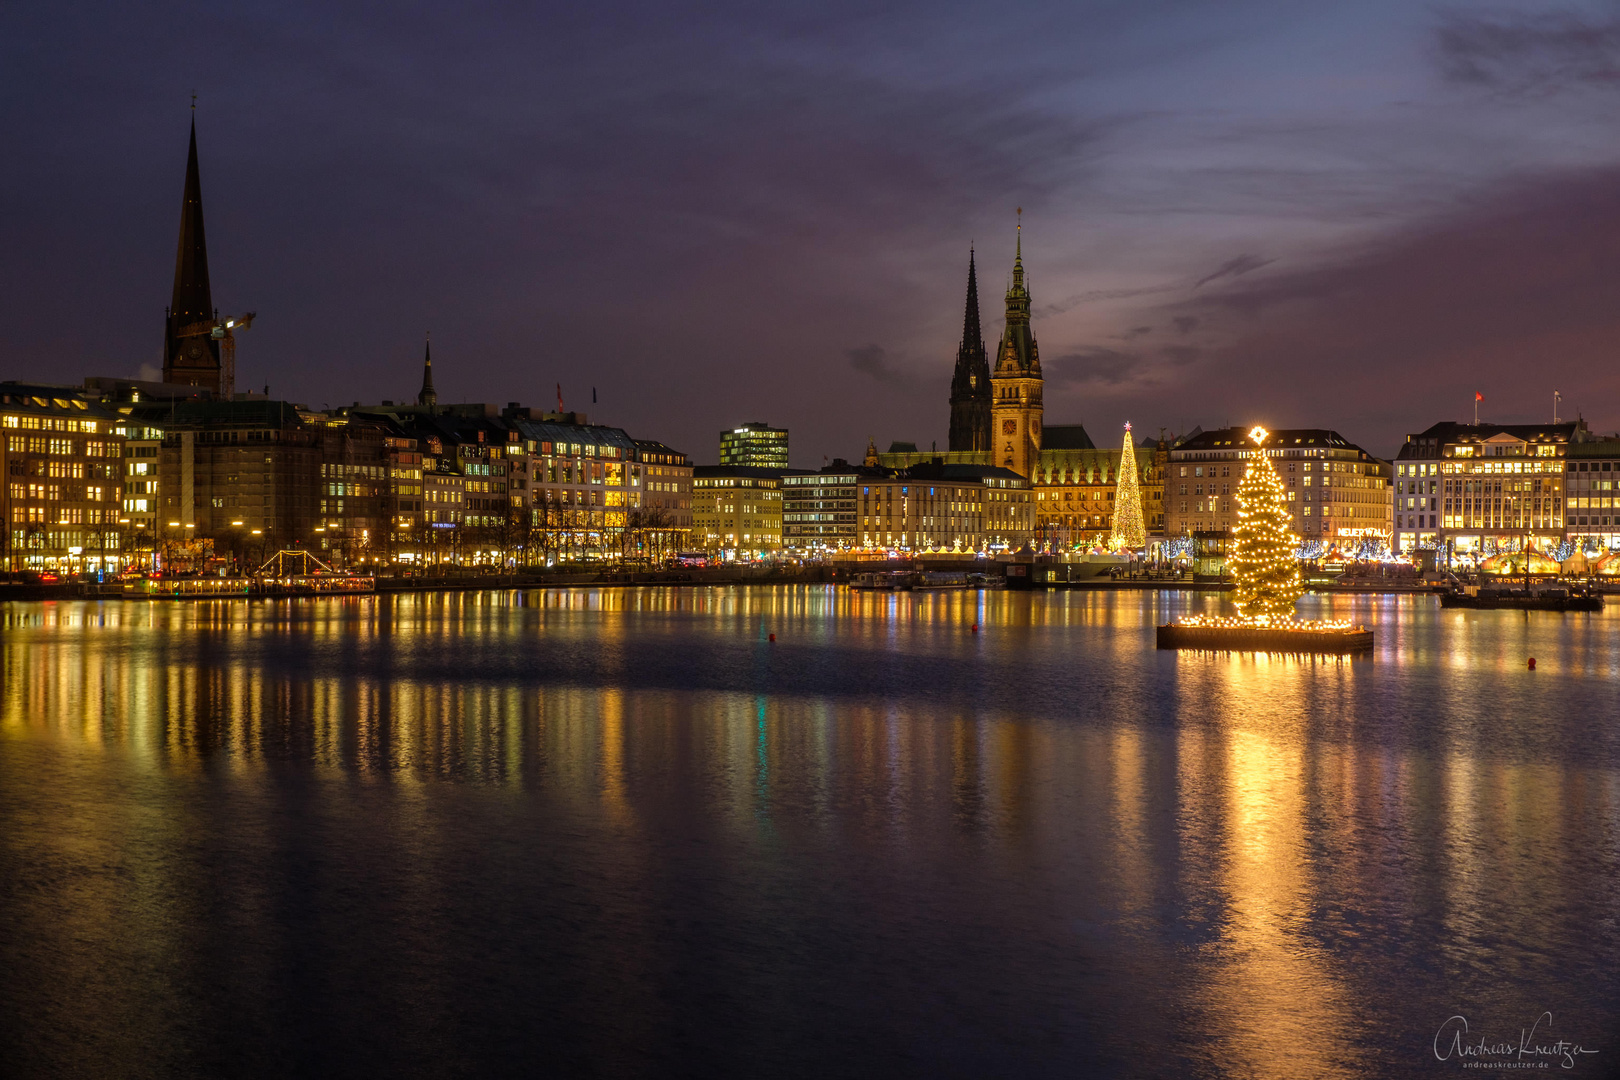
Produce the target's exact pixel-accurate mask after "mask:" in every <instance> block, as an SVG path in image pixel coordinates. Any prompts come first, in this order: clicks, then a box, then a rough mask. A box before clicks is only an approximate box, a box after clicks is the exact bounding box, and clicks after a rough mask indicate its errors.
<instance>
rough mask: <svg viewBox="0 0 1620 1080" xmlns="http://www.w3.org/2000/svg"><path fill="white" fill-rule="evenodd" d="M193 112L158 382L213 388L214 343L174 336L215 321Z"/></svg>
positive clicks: (216, 356)
mask: <svg viewBox="0 0 1620 1080" xmlns="http://www.w3.org/2000/svg"><path fill="white" fill-rule="evenodd" d="M192 109H193V112H192V119H191V146H190V149H189V150H188V152H187V154H186V187H185V194H184V195H183V196H182V197H181V201H180V243H179V249H178V251H177V252H176V253H175V258H174V293H173V295H172V296H171V298H170V300H169V312H168V317H167V319H166V320H165V327H164V331H165V334H164V336H165V342H164V352H163V381H164V382H178V383H189V384H191V385H193V386H212V387H214V388H215V389H217V388H218V385H219V342H218V341H217V340H216V339H214V338H212V337H210V336H208V335H193V336H188V337H180V336H179V334H180V331H182V330H183V329H185V328H186V327H187V326H190V325H192V324H194V323H200V322H207V321H208V320H210V319H212V318H213V317H214V299H213V294H212V292H211V290H210V289H209V285H208V239H207V237H206V235H205V234H204V231H203V209H202V175H201V172H200V170H199V169H198V167H197V116H196V112H195V109H196V104H195V102H194V103H193V104H192Z"/></svg>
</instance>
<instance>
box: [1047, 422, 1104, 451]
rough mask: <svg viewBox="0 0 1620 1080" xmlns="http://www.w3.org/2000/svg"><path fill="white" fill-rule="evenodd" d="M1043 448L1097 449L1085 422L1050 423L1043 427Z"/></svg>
mask: <svg viewBox="0 0 1620 1080" xmlns="http://www.w3.org/2000/svg"><path fill="white" fill-rule="evenodd" d="M1041 449H1042V450H1095V449H1097V447H1096V445H1095V444H1094V443H1093V442H1092V441H1091V436H1090V435H1088V434H1086V426H1085V425H1084V424H1048V425H1047V426H1046V427H1044V428H1042V429H1041Z"/></svg>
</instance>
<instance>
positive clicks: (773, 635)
mask: <svg viewBox="0 0 1620 1080" xmlns="http://www.w3.org/2000/svg"><path fill="white" fill-rule="evenodd" d="M771 640H772V641H775V640H776V635H775V634H772V635H771ZM1530 666H1531V667H1535V666H1536V662H1535V661H1534V660H1532V661H1530Z"/></svg>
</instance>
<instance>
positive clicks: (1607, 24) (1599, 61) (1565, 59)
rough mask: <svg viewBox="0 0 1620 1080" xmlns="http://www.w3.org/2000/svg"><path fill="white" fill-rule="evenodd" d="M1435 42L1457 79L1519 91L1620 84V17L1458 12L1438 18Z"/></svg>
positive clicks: (1443, 66)
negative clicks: (1602, 17) (1594, 17)
mask: <svg viewBox="0 0 1620 1080" xmlns="http://www.w3.org/2000/svg"><path fill="white" fill-rule="evenodd" d="M1434 46H1435V52H1436V55H1437V57H1438V61H1439V65H1440V71H1441V73H1442V74H1443V75H1444V76H1445V78H1447V79H1448V80H1450V81H1452V82H1454V83H1462V84H1467V85H1471V86H1481V87H1486V88H1489V89H1491V90H1494V91H1498V92H1504V93H1515V94H1536V93H1552V92H1556V91H1558V90H1562V89H1567V88H1570V87H1574V86H1600V87H1605V88H1614V87H1620V19H1613V18H1611V19H1593V18H1590V17H1588V16H1586V15H1584V14H1578V13H1575V12H1573V11H1562V12H1558V11H1554V12H1540V13H1536V14H1519V13H1500V12H1498V13H1489V14H1480V13H1474V12H1463V11H1454V12H1450V13H1448V14H1446V15H1445V16H1444V17H1443V18H1442V19H1441V20H1440V24H1439V26H1438V27H1437V28H1436V29H1435V36H1434Z"/></svg>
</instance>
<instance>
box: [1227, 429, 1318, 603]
mask: <svg viewBox="0 0 1620 1080" xmlns="http://www.w3.org/2000/svg"><path fill="white" fill-rule="evenodd" d="M1268 434H1269V432H1267V431H1266V430H1265V429H1264V428H1259V427H1257V428H1255V429H1254V430H1253V431H1251V432H1249V437H1250V438H1251V439H1253V440H1254V444H1255V450H1254V452H1253V456H1252V457H1250V459H1249V462H1248V467H1247V468H1246V469H1245V470H1244V472H1243V481H1242V482H1241V483H1239V484H1238V489H1237V518H1238V520H1237V527H1236V528H1235V529H1234V530H1233V542H1232V551H1231V554H1229V555H1228V556H1227V559H1226V565H1227V566H1228V567H1229V568H1230V569H1231V571H1232V578H1233V580H1234V581H1235V582H1236V585H1237V608H1238V611H1239V612H1241V613H1242V615H1243V617H1244V618H1245V619H1246V620H1250V621H1252V622H1254V623H1256V624H1259V625H1262V626H1264V625H1266V624H1268V623H1274V622H1278V621H1286V620H1289V619H1292V618H1293V617H1294V601H1296V600H1298V599H1299V594H1300V581H1299V560H1298V557H1297V552H1298V549H1299V537H1298V536H1295V535H1294V530H1293V528H1292V526H1293V515H1292V514H1290V513H1289V511H1288V502H1287V498H1288V497H1287V495H1286V494H1285V493H1284V491H1283V483H1282V477H1280V476H1278V475H1277V470H1276V469H1275V468H1274V467H1273V466H1272V464H1271V458H1270V456H1269V455H1268V454H1267V453H1266V451H1265V440H1266V436H1267V435H1268Z"/></svg>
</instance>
